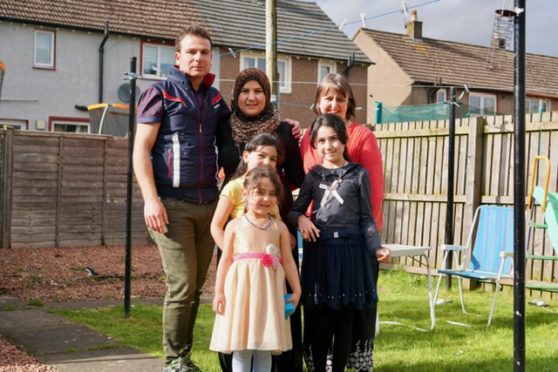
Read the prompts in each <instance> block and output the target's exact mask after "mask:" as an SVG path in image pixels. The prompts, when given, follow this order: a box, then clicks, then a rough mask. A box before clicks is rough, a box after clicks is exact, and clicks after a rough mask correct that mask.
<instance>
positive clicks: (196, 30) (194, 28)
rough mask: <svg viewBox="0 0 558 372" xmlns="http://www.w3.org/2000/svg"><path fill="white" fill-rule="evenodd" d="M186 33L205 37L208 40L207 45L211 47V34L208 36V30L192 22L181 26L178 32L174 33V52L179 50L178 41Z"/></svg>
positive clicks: (180, 40)
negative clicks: (183, 26)
mask: <svg viewBox="0 0 558 372" xmlns="http://www.w3.org/2000/svg"><path fill="white" fill-rule="evenodd" d="M188 35H193V36H198V37H201V38H203V39H206V40H208V41H209V46H210V47H213V41H211V36H209V32H207V30H206V29H205V28H203V27H202V26H200V25H195V24H194V25H190V26H187V27H185V28H183V29H182V30H181V31H180V32H179V33H178V35H176V39H175V40H174V50H175V51H176V52H180V48H181V46H180V43H181V42H182V40H183V39H184V38H185V37H186V36H188Z"/></svg>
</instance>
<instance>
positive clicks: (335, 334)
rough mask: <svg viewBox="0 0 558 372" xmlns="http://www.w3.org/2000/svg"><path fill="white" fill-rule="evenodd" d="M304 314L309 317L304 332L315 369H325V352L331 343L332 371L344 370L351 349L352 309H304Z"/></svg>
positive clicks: (339, 371) (340, 371)
mask: <svg viewBox="0 0 558 372" xmlns="http://www.w3.org/2000/svg"><path fill="white" fill-rule="evenodd" d="M304 316H305V317H307V316H308V317H310V319H311V320H310V322H308V323H307V325H308V326H309V328H310V329H305V330H304V332H305V334H306V335H307V336H309V337H310V339H309V341H310V343H311V345H312V347H311V350H312V359H313V361H314V368H315V371H316V372H323V371H325V370H326V362H327V353H328V350H329V348H330V347H331V346H332V345H333V372H342V371H344V370H345V365H346V364H347V358H348V356H349V352H350V350H351V342H352V329H353V309H340V310H332V309H312V310H306V312H305V314H304ZM306 332H309V333H306Z"/></svg>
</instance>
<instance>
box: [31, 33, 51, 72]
mask: <svg viewBox="0 0 558 372" xmlns="http://www.w3.org/2000/svg"><path fill="white" fill-rule="evenodd" d="M38 34H49V35H50V36H51V40H50V60H51V62H50V63H41V62H37V35H38ZM33 68H36V69H41V70H55V69H56V31H54V30H42V29H40V30H34V32H33Z"/></svg>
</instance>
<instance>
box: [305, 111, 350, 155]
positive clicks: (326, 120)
mask: <svg viewBox="0 0 558 372" xmlns="http://www.w3.org/2000/svg"><path fill="white" fill-rule="evenodd" d="M321 127H329V128H332V129H333V131H334V132H335V133H336V134H337V137H338V138H339V141H340V142H341V143H342V144H343V145H345V150H343V157H344V158H345V160H347V161H350V159H349V154H348V153H347V142H348V141H349V135H348V133H347V126H346V125H345V122H344V121H343V119H341V118H340V117H339V116H337V115H335V114H323V115H320V116H318V117H317V118H316V120H314V122H313V123H312V126H311V127H310V144H311V145H312V147H313V148H316V140H317V137H318V130H319V129H320V128H321Z"/></svg>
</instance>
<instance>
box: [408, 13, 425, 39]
mask: <svg viewBox="0 0 558 372" xmlns="http://www.w3.org/2000/svg"><path fill="white" fill-rule="evenodd" d="M405 29H406V30H407V35H409V36H410V37H411V38H412V39H422V22H420V21H417V11H416V10H413V11H412V12H411V17H410V20H409V22H407V24H406V25H405Z"/></svg>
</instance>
